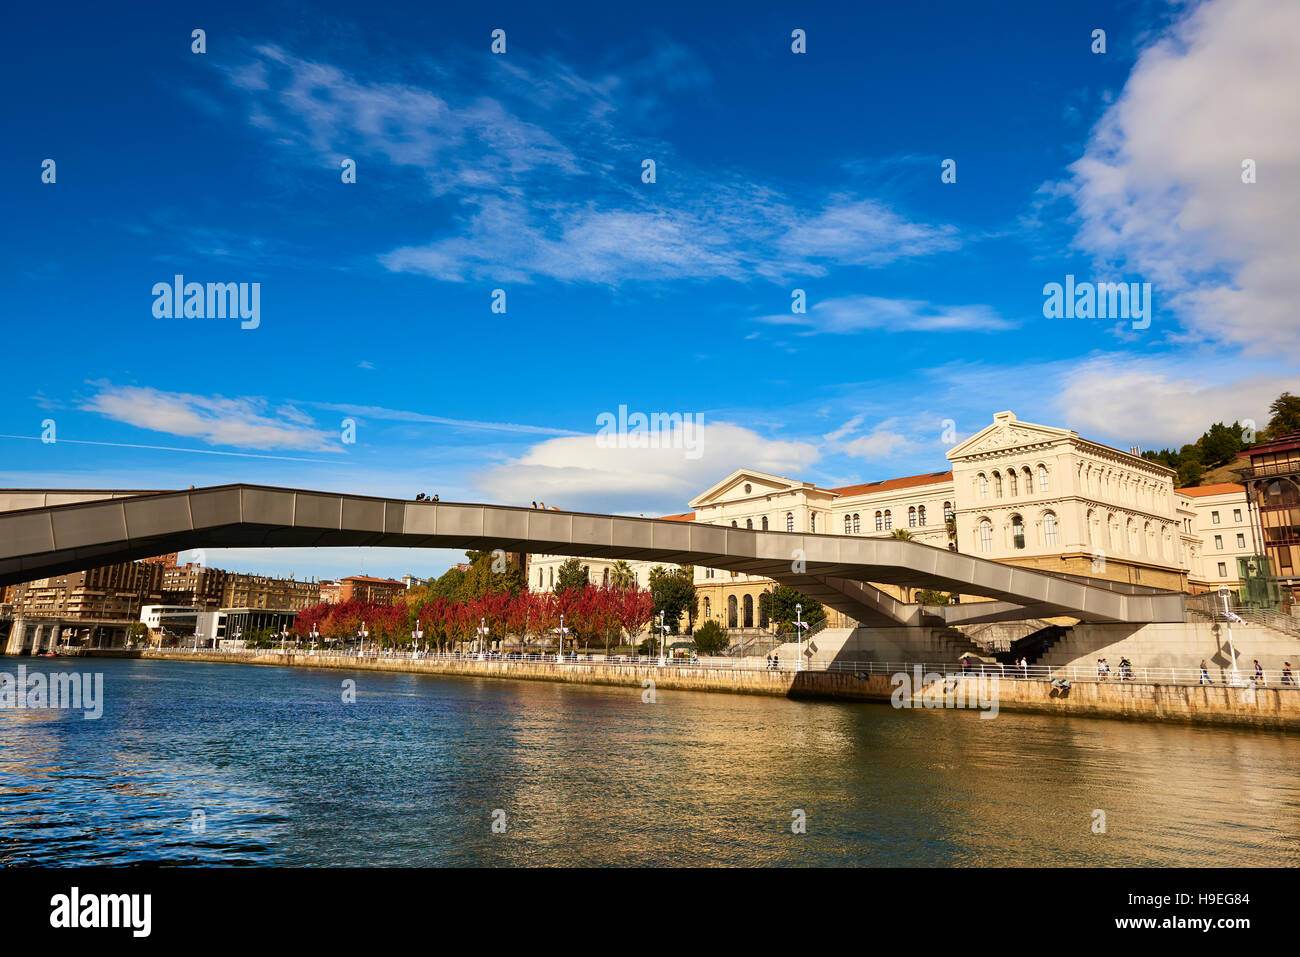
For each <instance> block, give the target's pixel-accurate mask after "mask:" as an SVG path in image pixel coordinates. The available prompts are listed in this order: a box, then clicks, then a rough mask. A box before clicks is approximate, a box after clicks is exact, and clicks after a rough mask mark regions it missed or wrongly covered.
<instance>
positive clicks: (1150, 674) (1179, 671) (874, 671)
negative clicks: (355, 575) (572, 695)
mask: <svg viewBox="0 0 1300 957" xmlns="http://www.w3.org/2000/svg"><path fill="white" fill-rule="evenodd" d="M164 650H166V651H169V652H171V651H175V652H180V653H183V654H198V655H207V656H221V657H227V656H229V657H230V658H231V659H232V660H238V658H239V657H241V656H248V655H255V656H266V657H271V656H277V655H281V654H282V652H280V651H279V649H250V650H246V651H234V650H226V649H221V650H217V651H213V650H212V649H210V648H206V649H205V648H198V649H195V648H193V647H184V648H168V649H164ZM283 654H284V655H289V654H292V655H293V656H294V657H295V658H304V657H305V658H317V657H319V658H355V659H357V660H359V661H361V660H370V661H403V660H407V661H448V662H451V661H496V662H500V661H528V662H539V663H548V662H549V663H557V662H556V655H555V653H554V652H526V653H511V654H508V655H506V654H501V653H500V652H485V653H483V654H482V655H480V654H478V653H476V652H472V651H471V652H434V651H429V652H410V651H396V650H388V651H370V650H367V651H365V652H364V653H358V652H357V651H356V650H350V651H334V650H327V649H321V648H317V649H314V650H303V649H286V650H285V651H284V652H283ZM659 660H660V659H659V658H658V657H657V656H655V655H610V656H608V657H606V656H605V655H603V654H592V655H576V656H575V655H574V654H573V653H572V652H569V653H567V654H566V655H565V657H564V659H563V660H562V661H561V662H558V663H559V664H563V665H566V666H572V665H584V666H596V667H627V666H639V667H659V666H660V665H659ZM663 667H668V668H696V669H706V670H713V671H747V672H752V671H772V672H776V673H781V674H785V673H789V672H797V671H814V672H829V673H839V674H851V675H854V676H856V677H860V678H865V677H873V676H888V677H891V678H892V677H893V676H895V675H907V676H909V678H910V677H912V676H914V675H915V674H916V673H917V670H918V669H919V670H920V673H921V676H922V680H923V682H924V681H931V680H939V679H948V678H961V677H966V678H972V677H976V678H977V677H984V678H998V679H1000V680H1004V681H1056V682H1062V681H1069V682H1071V683H1083V684H1120V685H1122V684H1149V685H1217V686H1229V687H1241V688H1248V687H1255V688H1272V689H1277V690H1300V689H1298V686H1297V677H1296V675H1295V673H1294V672H1292V673H1291V675H1290V677H1289V679H1288V677H1287V675H1286V674H1285V673H1284V671H1283V669H1281V668H1266V669H1263V670H1262V672H1261V674H1260V676H1259V677H1256V676H1255V674H1254V673H1253V671H1252V670H1251V669H1249V668H1243V669H1241V670H1240V671H1239V673H1237V674H1236V675H1235V676H1234V675H1233V673H1232V672H1231V669H1228V668H1224V667H1221V666H1217V665H1216V666H1215V667H1214V668H1213V669H1210V668H1207V669H1206V670H1205V671H1204V672H1202V671H1201V669H1200V668H1165V667H1159V668H1152V667H1142V668H1130V669H1129V670H1128V671H1127V673H1126V674H1124V675H1121V673H1120V670H1119V669H1118V668H1115V669H1113V670H1110V671H1101V670H1099V669H1097V668H1093V667H1091V666H1081V665H1066V666H1052V665H1029V666H1027V667H1024V668H1020V667H1017V666H1015V665H1001V664H996V663H989V662H983V661H981V662H970V663H968V664H962V663H956V664H954V663H952V662H942V663H941V662H917V661H840V660H831V661H827V660H822V661H818V660H815V659H814V660H813V661H809V662H804V663H802V664H800V663H798V662H794V661H791V660H786V661H778V662H776V663H775V665H774V664H773V662H772V661H771V660H770V659H757V658H725V657H696V658H681V659H676V660H674V659H672V658H668V659H666V660H665V663H664V665H663Z"/></svg>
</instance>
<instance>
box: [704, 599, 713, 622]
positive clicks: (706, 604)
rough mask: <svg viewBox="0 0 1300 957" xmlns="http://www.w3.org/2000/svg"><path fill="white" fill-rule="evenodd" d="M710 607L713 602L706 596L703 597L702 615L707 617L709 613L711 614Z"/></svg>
mask: <svg viewBox="0 0 1300 957" xmlns="http://www.w3.org/2000/svg"><path fill="white" fill-rule="evenodd" d="M712 609H713V603H712V602H711V601H709V600H708V599H707V598H706V599H704V617H705V618H708V617H709V615H711V614H712V613H713V611H712Z"/></svg>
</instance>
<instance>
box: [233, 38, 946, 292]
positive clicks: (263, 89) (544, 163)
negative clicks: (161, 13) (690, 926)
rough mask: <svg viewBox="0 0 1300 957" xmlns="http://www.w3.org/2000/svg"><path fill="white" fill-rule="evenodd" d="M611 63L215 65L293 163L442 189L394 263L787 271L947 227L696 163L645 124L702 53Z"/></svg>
mask: <svg viewBox="0 0 1300 957" xmlns="http://www.w3.org/2000/svg"><path fill="white" fill-rule="evenodd" d="M502 59H503V60H504V59H505V58H502ZM621 62H622V65H621V66H620V73H619V74H618V75H599V76H596V77H595V78H594V79H589V78H586V77H583V76H580V75H579V74H577V73H575V72H574V71H573V70H572V69H570V68H568V67H566V66H564V65H563V64H561V63H557V62H555V61H554V60H546V59H539V58H536V57H531V58H530V57H528V56H527V55H526V54H513V55H511V56H510V57H509V62H503V63H501V64H499V65H494V67H495V68H494V69H492V70H490V71H488V72H487V73H486V74H484V75H474V76H471V75H468V73H466V72H465V71H468V70H470V69H473V67H471V66H464V67H463V68H452V67H448V66H440V67H439V68H438V71H439V75H438V77H437V86H436V92H435V89H425V88H422V87H421V86H418V85H413V84H411V83H400V82H391V81H387V82H377V81H373V80H368V79H365V78H361V77H358V76H354V75H352V74H350V73H348V72H346V71H344V70H343V69H341V68H339V67H337V66H334V65H332V64H328V63H321V62H316V61H313V60H309V59H305V58H303V57H299V56H296V55H294V54H293V53H291V52H289V51H287V50H285V49H283V48H281V47H279V46H275V45H262V46H259V47H256V48H255V49H254V50H253V51H252V54H251V56H250V58H248V59H247V60H246V61H244V62H240V63H237V64H235V65H233V66H230V67H227V68H225V74H226V78H227V80H228V82H229V86H230V89H231V90H232V91H233V92H234V94H235V95H236V96H238V97H239V98H240V99H241V100H242V101H243V104H244V107H243V108H244V109H245V111H246V116H247V118H248V122H249V124H250V125H251V126H253V127H254V128H255V129H257V130H260V131H263V132H264V133H265V134H266V135H267V136H268V137H269V138H270V139H271V140H272V141H273V142H274V143H276V144H277V145H278V146H280V147H282V148H286V149H290V150H292V151H294V153H295V154H297V156H298V157H299V158H300V159H299V161H300V162H310V163H312V164H315V165H320V164H322V163H327V164H332V165H334V166H335V168H337V165H338V163H339V161H340V159H341V158H342V157H344V156H346V157H349V158H354V159H358V162H359V164H361V166H360V168H361V169H362V173H361V175H366V174H365V173H364V168H365V167H364V164H366V163H368V164H370V165H371V166H372V167H373V166H390V167H405V168H410V169H411V170H414V171H417V172H418V173H419V175H421V176H425V177H427V179H428V181H429V184H430V187H431V189H430V194H431V195H430V197H429V198H430V199H432V197H433V196H439V197H446V198H449V199H451V198H454V200H455V201H456V203H457V204H458V205H457V206H456V207H455V208H454V209H453V210H452V218H451V221H450V222H449V223H446V221H447V210H446V209H445V208H443V207H441V206H440V207H439V209H438V211H437V215H436V217H435V218H434V221H436V222H443V223H446V226H445V228H443V229H442V230H441V232H439V233H438V234H436V235H434V236H433V237H432V238H431V239H429V240H428V241H427V242H420V241H416V242H407V243H405V244H403V245H399V246H396V247H395V248H392V249H390V250H388V251H387V252H384V253H382V254H380V256H379V261H380V263H381V264H382V265H383V266H385V267H386V268H388V269H390V270H393V271H395V272H411V273H419V274H423V275H427V276H431V277H433V278H435V279H438V280H441V281H452V282H467V281H478V280H491V281H496V282H527V281H531V280H532V279H535V278H538V277H547V278H552V279H558V280H560V281H564V282H587V283H602V284H611V285H612V284H616V283H620V282H623V281H627V280H635V279H650V280H659V279H700V280H708V279H715V278H726V279H732V280H745V279H750V278H754V277H762V278H767V279H770V280H774V281H781V280H784V279H785V278H786V277H788V276H790V275H805V276H808V275H811V276H820V275H825V274H826V272H827V271H828V268H829V267H831V266H835V265H882V264H886V263H890V262H895V261H897V260H899V259H901V258H905V257H912V256H924V255H930V254H933V253H936V252H941V251H945V250H950V249H954V248H956V247H957V245H958V244H959V241H958V237H957V230H956V228H955V227H953V226H949V225H931V224H926V223H919V222H913V221H911V220H909V219H908V218H907V217H906V216H905V215H904V214H903V213H900V212H898V211H896V210H894V209H891V208H890V207H889V206H887V205H886V204H884V203H882V202H880V201H878V200H874V199H870V198H865V197H861V196H856V195H852V194H848V193H844V192H831V191H821V190H819V191H817V192H815V193H814V194H812V195H794V192H795V191H793V190H790V189H782V188H778V187H774V186H770V185H767V184H764V183H762V182H757V181H756V179H755V177H754V176H752V175H749V174H747V173H746V172H745V171H743V170H726V169H719V168H716V167H709V168H701V167H698V166H695V165H693V164H691V163H690V162H689V161H687V160H686V159H684V158H683V157H680V156H678V155H677V154H676V152H675V150H673V149H672V147H671V145H670V144H667V143H664V142H662V141H661V140H660V139H659V138H658V137H656V136H655V135H654V134H653V132H652V131H653V130H654V129H655V128H656V127H658V126H661V125H662V113H663V102H662V101H663V99H664V98H665V97H666V96H674V95H686V94H688V93H690V92H693V91H695V90H698V89H699V88H701V87H705V86H707V85H708V84H709V82H710V80H709V76H708V70H707V68H706V67H705V66H704V65H703V61H702V60H700V59H699V58H698V57H696V56H695V55H694V54H692V53H691V52H690V51H689V50H687V49H685V48H683V47H681V46H679V45H676V44H673V43H671V42H670V41H666V42H665V41H660V42H657V43H656V45H655V47H654V52H653V53H652V55H651V56H650V57H649V58H643V59H640V60H638V59H636V58H635V57H631V58H624V60H623V61H621ZM665 70H668V71H669V76H668V79H667V80H665V74H664V71H665ZM523 91H527V93H526V94H525V93H524V92H523ZM525 117H527V118H525ZM645 157H650V158H653V159H654V160H655V162H656V163H657V172H658V181H657V182H656V183H654V184H643V183H642V182H640V173H641V162H642V159H643V158H645ZM390 179H391V178H390ZM403 186H404V188H405V187H408V186H409V184H403ZM404 195H405V194H404ZM573 197H581V199H580V200H578V201H574V200H573V199H572V198H573ZM407 198H408V199H409V196H408V197H407ZM416 199H417V200H418V199H419V197H418V196H417V197H416ZM804 210H811V212H808V213H805V212H804ZM422 238H423V237H421V239H422Z"/></svg>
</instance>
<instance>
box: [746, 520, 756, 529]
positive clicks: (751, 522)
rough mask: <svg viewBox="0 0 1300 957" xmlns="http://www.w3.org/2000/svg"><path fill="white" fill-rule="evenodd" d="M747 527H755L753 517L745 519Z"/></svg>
mask: <svg viewBox="0 0 1300 957" xmlns="http://www.w3.org/2000/svg"><path fill="white" fill-rule="evenodd" d="M745 527H746V528H753V527H754V520H753V519H752V518H747V519H745Z"/></svg>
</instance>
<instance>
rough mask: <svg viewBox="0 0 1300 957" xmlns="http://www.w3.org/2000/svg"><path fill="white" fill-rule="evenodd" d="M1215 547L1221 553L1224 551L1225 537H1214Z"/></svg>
mask: <svg viewBox="0 0 1300 957" xmlns="http://www.w3.org/2000/svg"><path fill="white" fill-rule="evenodd" d="M1214 547H1215V548H1217V549H1219V550H1220V551H1222V550H1223V536H1222V535H1215V536H1214Z"/></svg>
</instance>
